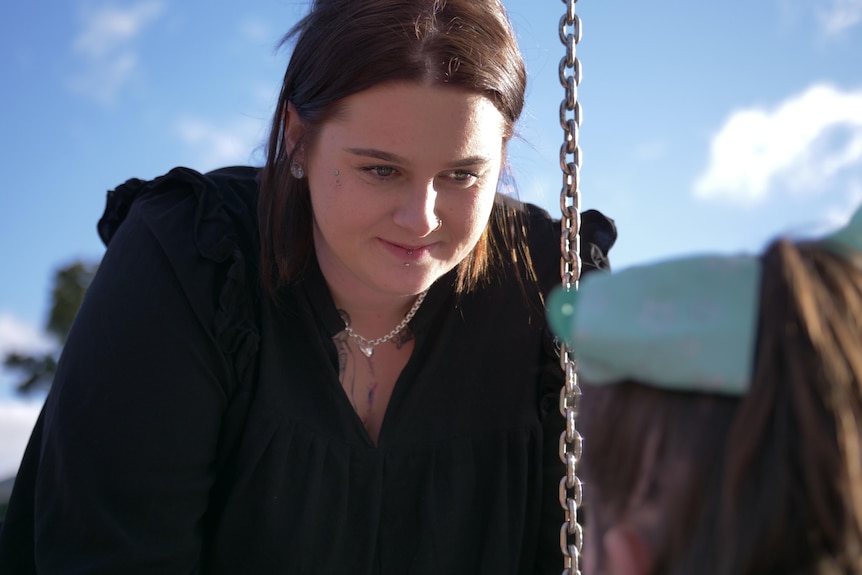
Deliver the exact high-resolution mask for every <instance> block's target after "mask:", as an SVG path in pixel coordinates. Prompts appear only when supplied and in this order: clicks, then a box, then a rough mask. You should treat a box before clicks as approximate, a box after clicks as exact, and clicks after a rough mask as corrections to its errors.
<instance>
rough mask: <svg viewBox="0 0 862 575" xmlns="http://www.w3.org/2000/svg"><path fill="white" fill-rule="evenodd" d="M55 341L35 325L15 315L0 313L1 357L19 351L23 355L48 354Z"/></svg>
mask: <svg viewBox="0 0 862 575" xmlns="http://www.w3.org/2000/svg"><path fill="white" fill-rule="evenodd" d="M55 345H56V343H55V341H54V340H53V339H52V338H51V336H49V335H48V334H46V333H45V332H43V331H42V330H41V329H39V328H38V327H36V326H35V325H31V324H28V323H25V322H23V321H21V320H20V319H18V318H16V317H15V316H14V315H12V314H10V313H6V312H0V356H2V357H5V356H6V354H7V353H9V352H13V351H17V352H21V353H39V352H47V351H49V350H51V349H53V348H54V347H55Z"/></svg>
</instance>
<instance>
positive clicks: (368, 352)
mask: <svg viewBox="0 0 862 575" xmlns="http://www.w3.org/2000/svg"><path fill="white" fill-rule="evenodd" d="M426 295H428V290H425V291H423V292H422V293H420V294H419V296H418V297H417V298H416V301H415V302H414V303H413V307H411V308H410V311H408V312H407V315H405V316H404V319H402V320H401V323H399V324H398V325H396V326H395V329H393V330H392V331H390V332H389V333H387V334H386V335H384V336H383V337H378V338H377V339H366V338H364V337H362V336H361V335H359V334H358V333H356V332H355V331H353V328H351V327H350V325H349V324H347V323H346V322H345V324H344V331H346V332H347V335H349V336H350V337H351V338H353V341H355V342H356V345H357V346H359V351H361V352H362V353H364V354H365V357H371V356H372V355H373V354H374V348H375V347H377V346H378V345H380V344H381V343H386V342H387V341H389V340H390V339H392V338H393V337H395V336H396V335H398V334H399V333H401V332H402V331H403V330H404V328H405V327H407V324H408V323H410V320H411V319H413V316H414V315H416V312H417V311H418V310H419V306H420V305H422V302H423V301H424V300H425V296H426Z"/></svg>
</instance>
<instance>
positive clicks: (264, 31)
mask: <svg viewBox="0 0 862 575" xmlns="http://www.w3.org/2000/svg"><path fill="white" fill-rule="evenodd" d="M240 34H242V37H243V38H246V39H247V40H250V41H252V42H254V43H255V44H263V43H266V42H274V40H275V38H273V35H272V31H271V29H270V26H269V25H268V24H267V23H266V22H265V21H263V20H258V19H255V18H247V19H245V20H243V22H242V23H241V24H240Z"/></svg>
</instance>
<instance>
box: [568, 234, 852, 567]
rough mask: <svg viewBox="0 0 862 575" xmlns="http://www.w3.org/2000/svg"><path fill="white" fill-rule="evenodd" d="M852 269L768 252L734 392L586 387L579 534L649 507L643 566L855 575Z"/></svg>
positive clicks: (780, 244) (801, 249) (838, 256)
mask: <svg viewBox="0 0 862 575" xmlns="http://www.w3.org/2000/svg"><path fill="white" fill-rule="evenodd" d="M860 260H862V256H860V255H859V254H855V255H854V254H852V253H850V252H844V253H838V252H835V251H833V250H831V249H827V248H825V247H824V245H823V243H821V242H800V243H793V242H790V241H787V240H778V241H775V242H774V243H773V244H771V245H770V246H769V248H768V249H767V251H766V253H765V254H764V255H763V256H762V257H761V260H760V263H761V267H762V274H761V283H760V297H759V302H760V304H759V314H758V327H757V345H756V355H755V361H754V370H753V374H752V380H751V387H750V389H749V390H748V392H747V393H746V394H744V395H742V396H737V395H727V394H717V393H708V392H707V393H705V392H692V391H684V390H683V391H678V390H677V391H674V390H668V389H660V388H658V387H653V386H649V385H641V384H639V383H638V382H637V381H636V377H635V378H634V379H630V380H629V381H626V382H622V383H619V384H614V385H601V386H591V385H585V386H584V387H585V389H584V395H583V399H582V403H581V406H580V413H581V415H580V419H579V428H580V431H581V432H582V433H583V435H584V437H585V438H586V439H585V451H584V456H583V460H582V470H583V475H584V480H585V493H586V502H587V503H586V505H587V506H588V507H590V506H591V507H592V508H593V509H592V510H591V512H590V520H592V521H594V524H589V523H588V524H587V537H590V538H596V539H597V540H599V541H600V540H601V538H602V535H603V533H604V531H605V530H606V529H607V528H608V527H609V526H611V525H613V524H614V523H616V522H617V521H618V520H620V519H621V518H622V517H623V515H624V514H625V513H626V511H627V510H631V509H634V508H637V506H638V505H640V504H642V503H650V504H652V505H654V506H655V508H656V509H658V510H659V512H658V514H657V518H656V520H655V522H654V523H653V525H654V528H653V529H650V530H649V532H647V533H645V534H644V535H645V538H646V542H647V544H648V546H649V547H650V548H651V550H652V552H653V554H654V558H655V562H654V563H653V572H654V573H663V574H683V573H685V574H697V575H755V574H756V575H766V574H772V573H775V574H781V575H789V574H796V573H798V574H817V575H827V574H830V575H831V574H850V573H862V431H860V428H862V261H860ZM679 281H681V282H682V281H685V278H683V277H680V278H679ZM585 305H588V304H586V302H585ZM663 360H665V361H667V362H673V361H674V357H665V358H663ZM586 383H587V384H588V383H589V382H588V381H587V382H586Z"/></svg>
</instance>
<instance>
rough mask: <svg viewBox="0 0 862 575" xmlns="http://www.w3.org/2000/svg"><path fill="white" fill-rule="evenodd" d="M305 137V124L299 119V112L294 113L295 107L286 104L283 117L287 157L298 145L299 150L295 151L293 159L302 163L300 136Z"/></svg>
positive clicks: (290, 103) (289, 103) (291, 104)
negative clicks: (285, 111)
mask: <svg viewBox="0 0 862 575" xmlns="http://www.w3.org/2000/svg"><path fill="white" fill-rule="evenodd" d="M304 135H305V124H304V123H303V121H302V118H300V117H299V112H297V111H296V106H294V105H293V103H292V102H288V103H287V113H286V114H285V115H284V142H285V144H286V146H287V153H288V155H290V154H293V153H294V148H295V147H296V146H297V145H300V149H299V150H296V151H295V152H296V156H295V159H296V160H297V161H299V162H302V160H303V158H302V147H301V144H300V142H301V141H302V136H304Z"/></svg>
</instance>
